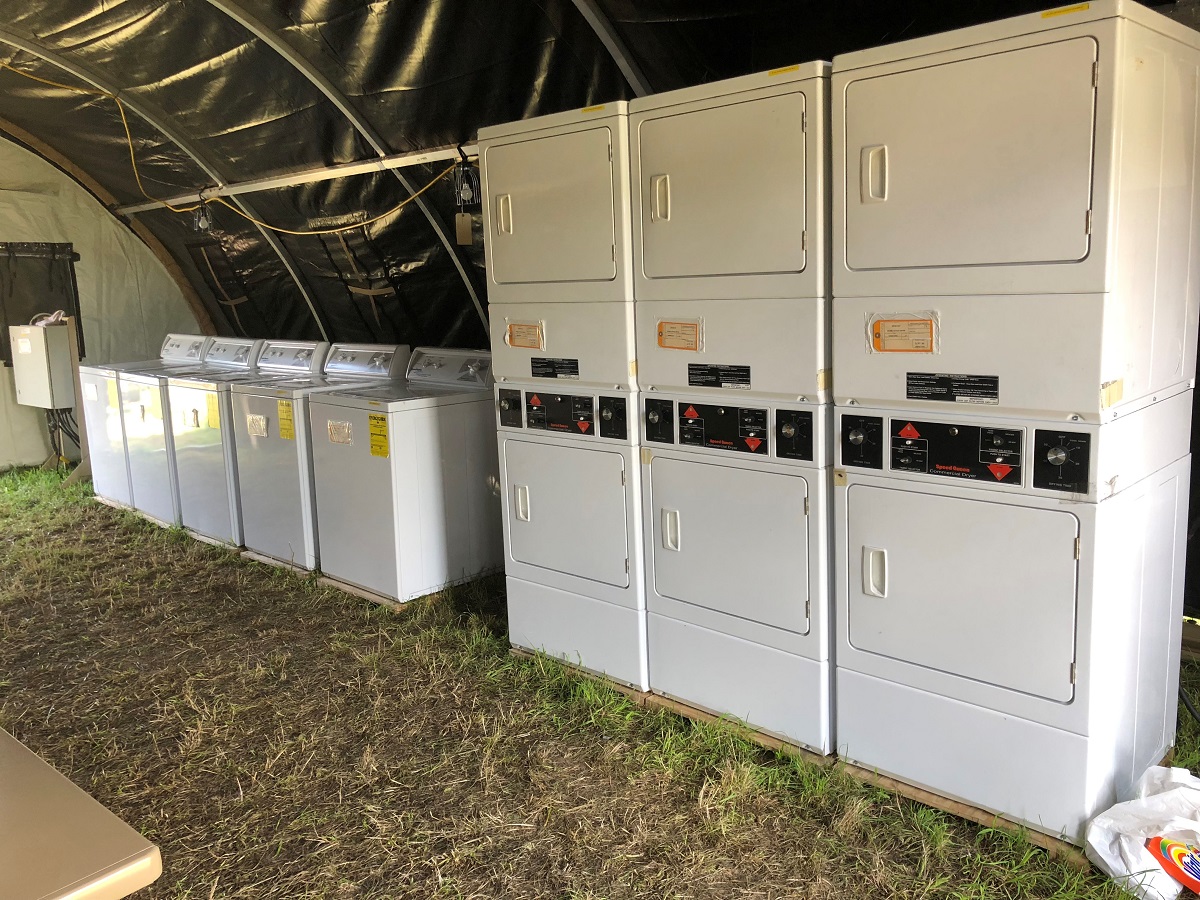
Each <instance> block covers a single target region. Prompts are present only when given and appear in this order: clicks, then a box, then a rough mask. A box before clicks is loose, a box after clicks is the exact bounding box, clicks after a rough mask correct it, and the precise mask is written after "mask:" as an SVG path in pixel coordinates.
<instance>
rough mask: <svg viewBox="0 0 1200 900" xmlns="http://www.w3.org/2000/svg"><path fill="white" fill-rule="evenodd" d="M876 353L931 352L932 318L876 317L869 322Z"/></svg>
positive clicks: (872, 346) (873, 347) (872, 343)
mask: <svg viewBox="0 0 1200 900" xmlns="http://www.w3.org/2000/svg"><path fill="white" fill-rule="evenodd" d="M871 349H873V350H874V351H875V352H876V353H932V352H933V320H932V319H876V320H875V321H874V322H872V323H871Z"/></svg>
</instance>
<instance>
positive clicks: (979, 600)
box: [839, 484, 1079, 702]
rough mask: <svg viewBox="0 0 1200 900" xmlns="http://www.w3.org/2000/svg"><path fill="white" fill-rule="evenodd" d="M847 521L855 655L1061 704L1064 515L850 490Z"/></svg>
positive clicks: (1071, 547) (1071, 623) (1068, 670)
mask: <svg viewBox="0 0 1200 900" xmlns="http://www.w3.org/2000/svg"><path fill="white" fill-rule="evenodd" d="M847 524H848V528H847V531H848V540H847V551H848V554H847V555H848V570H849V571H848V580H847V590H848V598H847V615H848V623H847V625H848V629H849V639H850V644H851V645H852V646H853V647H854V648H855V649H856V650H859V651H863V652H865V653H870V654H876V655H878V656H881V657H887V658H890V659H894V660H899V661H902V662H906V663H911V664H912V665H915V666H921V667H924V668H927V669H933V670H937V671H939V672H944V673H946V674H947V675H950V676H955V677H957V678H964V679H971V680H972V681H977V682H981V683H984V684H990V685H996V686H998V687H1002V688H1006V689H1008V690H1012V691H1020V692H1021V693H1024V694H1029V695H1032V696H1035V697H1044V698H1046V699H1048V700H1055V701H1059V702H1067V701H1069V700H1070V699H1071V698H1072V697H1073V695H1074V684H1073V681H1074V679H1073V672H1072V666H1073V664H1074V662H1075V619H1076V615H1075V604H1076V567H1077V562H1076V559H1075V538H1076V537H1077V536H1078V535H1079V521H1078V520H1077V519H1076V518H1075V516H1073V515H1071V514H1070V513H1067V512H1061V511H1058V510H1054V509H1044V508H1036V507H1028V506H1017V505H1013V504H1009V503H1003V502H992V501H984V500H964V499H961V498H957V497H947V496H940V495H936V494H927V493H921V492H918V491H913V490H901V489H893V488H882V487H874V486H869V485H862V484H854V485H851V486H850V487H849V489H848V494H847ZM839 664H842V665H850V666H851V667H852V664H851V663H850V662H848V661H847V662H844V663H839ZM947 694H948V695H952V694H953V691H947Z"/></svg>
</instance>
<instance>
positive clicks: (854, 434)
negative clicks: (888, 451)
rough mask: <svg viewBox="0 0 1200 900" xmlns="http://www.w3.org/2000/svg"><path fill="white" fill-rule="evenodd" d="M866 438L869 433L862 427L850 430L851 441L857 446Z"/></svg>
mask: <svg viewBox="0 0 1200 900" xmlns="http://www.w3.org/2000/svg"><path fill="white" fill-rule="evenodd" d="M866 439H867V433H866V432H865V431H863V430H862V429H861V428H855V429H854V430H852V431H851V432H850V443H852V444H853V445H854V446H856V447H857V446H858V445H859V444H861V443H862V442H863V441H865V440H866Z"/></svg>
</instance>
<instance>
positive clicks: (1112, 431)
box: [1093, 391, 1193, 500]
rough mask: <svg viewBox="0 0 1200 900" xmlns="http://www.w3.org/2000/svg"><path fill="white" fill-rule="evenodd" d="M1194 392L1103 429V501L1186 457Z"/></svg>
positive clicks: (1099, 459)
mask: <svg viewBox="0 0 1200 900" xmlns="http://www.w3.org/2000/svg"><path fill="white" fill-rule="evenodd" d="M1192 396H1193V394H1192V391H1180V392H1179V393H1178V394H1175V395H1174V396H1173V397H1168V398H1166V399H1165V400H1159V401H1158V402H1157V403H1153V404H1151V405H1149V406H1147V407H1145V408H1143V409H1139V410H1137V411H1136V412H1133V413H1130V414H1129V415H1124V416H1118V417H1117V418H1116V419H1114V420H1113V421H1111V422H1108V423H1106V424H1105V425H1103V426H1101V429H1100V434H1099V435H1098V438H1093V441H1095V443H1096V445H1097V446H1096V451H1095V456H1096V474H1095V476H1094V477H1095V480H1096V488H1097V496H1098V498H1099V499H1100V500H1103V499H1105V498H1107V497H1109V496H1111V495H1113V494H1119V493H1120V492H1121V491H1123V490H1125V489H1126V488H1128V487H1130V486H1132V485H1134V484H1138V483H1139V482H1141V481H1142V479H1144V478H1145V477H1146V476H1148V475H1151V474H1152V473H1154V472H1157V471H1159V470H1160V469H1163V468H1165V467H1166V466H1169V465H1170V464H1171V463H1173V462H1175V461H1176V460H1178V459H1180V458H1181V457H1183V456H1186V455H1187V452H1188V447H1189V446H1190V445H1191V442H1192V427H1191V426H1192Z"/></svg>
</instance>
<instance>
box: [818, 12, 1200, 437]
mask: <svg viewBox="0 0 1200 900" xmlns="http://www.w3.org/2000/svg"><path fill="white" fill-rule="evenodd" d="M1198 66H1200V34H1197V33H1196V32H1195V31H1192V30H1191V29H1189V28H1187V27H1185V26H1183V25H1181V24H1179V23H1177V22H1173V21H1171V20H1169V19H1167V18H1165V17H1164V16H1162V15H1160V14H1158V13H1155V12H1152V11H1150V10H1148V9H1147V8H1145V7H1144V6H1141V5H1140V4H1138V3H1134V2H1127V0H1093V2H1091V3H1077V4H1073V5H1070V6H1064V7H1061V8H1059V9H1053V10H1048V11H1046V12H1043V13H1034V14H1030V15H1025V16H1018V17H1016V18H1012V19H1006V20H1003V21H999V22H992V23H989V24H986V25H980V26H977V27H974V28H967V29H962V30H959V31H953V32H949V33H946V34H939V35H933V36H930V37H922V38H918V39H915V40H911V41H905V42H902V43H898V44H893V45H890V46H885V47H879V48H875V49H872V50H864V51H861V52H858V53H850V54H846V55H844V56H838V57H836V58H835V59H834V63H833V67H834V74H833V103H832V113H833V138H834V144H833V159H834V176H833V191H834V205H833V230H832V235H833V260H834V263H833V279H834V284H833V289H834V296H835V298H836V299H835V300H834V304H833V306H834V312H833V317H834V356H835V360H834V365H835V368H836V371H837V384H836V397H835V399H836V401H837V403H838V404H839V405H845V404H849V403H851V401H853V402H856V403H858V404H860V405H866V406H872V405H874V406H889V407H902V408H911V409H914V410H916V409H920V408H926V409H929V408H934V407H936V408H943V409H946V410H947V414H953V406H952V404H971V405H972V407H971V408H975V409H976V410H977V411H978V412H980V413H982V414H986V415H992V414H999V415H1016V416H1021V415H1042V414H1046V415H1050V416H1053V417H1056V418H1060V419H1069V418H1070V417H1071V416H1079V417H1080V420H1081V421H1085V422H1093V423H1097V422H1101V421H1107V420H1108V419H1107V418H1106V417H1105V415H1106V413H1108V412H1110V411H1112V410H1120V409H1121V408H1122V407H1130V408H1132V407H1133V406H1136V405H1137V404H1139V403H1140V402H1141V401H1142V400H1144V399H1145V398H1148V397H1151V396H1153V395H1155V394H1159V395H1161V394H1162V392H1164V391H1169V390H1171V389H1173V388H1174V387H1175V386H1176V385H1179V384H1188V383H1190V382H1191V380H1192V379H1193V377H1194V373H1195V368H1196V328H1195V327H1194V323H1195V321H1196V305H1197V294H1196V290H1195V283H1196V277H1197V276H1196V273H1197V265H1198V259H1200V257H1198V255H1197V242H1196V239H1195V236H1196V234H1197V232H1198V231H1200V204H1197V203H1196V202H1195V193H1196V186H1197V166H1198V164H1200V155H1198V153H1197V150H1198V148H1197V133H1198V132H1197V123H1198V102H1197V101H1198V94H1197V92H1198V90H1200V85H1198V83H1197V80H1196V76H1195V72H1196V69H1197V67H1198ZM1031 362H1032V363H1034V364H1032V365H1031ZM1131 405H1132V406H1131ZM979 407H991V408H990V409H979ZM960 408H961V409H967V408H968V407H966V406H961V407H960ZM914 414H916V413H915V412H914ZM922 414H924V413H922Z"/></svg>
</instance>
